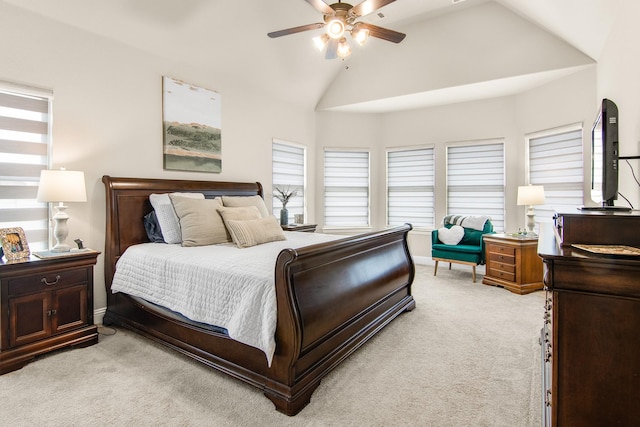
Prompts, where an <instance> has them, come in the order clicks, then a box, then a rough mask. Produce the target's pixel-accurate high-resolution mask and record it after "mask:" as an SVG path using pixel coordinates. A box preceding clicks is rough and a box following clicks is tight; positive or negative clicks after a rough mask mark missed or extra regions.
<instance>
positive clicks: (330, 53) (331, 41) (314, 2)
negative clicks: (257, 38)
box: [267, 0, 406, 59]
mask: <svg viewBox="0 0 640 427" xmlns="http://www.w3.org/2000/svg"><path fill="white" fill-rule="evenodd" d="M305 1H306V2H307V3H309V4H310V5H311V6H313V7H314V8H315V9H316V10H317V11H318V12H320V13H322V14H323V15H324V18H323V21H324V22H317V23H314V24H307V25H301V26H299V27H293V28H288V29H286V30H280V31H273V32H271V33H268V34H267V35H268V36H269V37H271V38H276V37H282V36H286V35H289V34H295V33H300V32H303V31H309V30H316V29H319V28H324V27H326V32H325V33H323V34H322V35H320V36H318V37H314V39H313V41H314V43H315V44H316V46H317V47H318V49H319V50H322V49H324V48H325V46H326V48H327V52H326V58H327V59H334V58H337V57H340V58H342V59H344V58H346V57H347V56H349V55H350V54H351V47H350V46H349V43H348V42H347V39H346V37H345V33H347V32H348V33H350V34H351V37H352V38H353V39H354V40H355V41H356V42H357V43H358V44H360V45H362V44H364V42H365V41H366V40H367V38H368V37H369V36H371V37H377V38H379V39H383V40H387V41H390V42H393V43H400V42H401V41H402V40H404V38H405V36H406V34H403V33H399V32H397V31H393V30H389V29H387V28H382V27H378V26H377V25H373V24H368V23H366V22H359V21H358V18H360V17H362V16H365V15H368V14H370V13H372V12H374V11H376V10H377V9H380V8H381V7H383V6H386V5H388V4H389V3H393V2H394V1H395V0H364V1H363V2H361V3H359V4H357V5H356V6H352V5H350V4H349V3H342V1H340V0H338V2H337V3H333V4H331V5H329V4H327V3H325V2H324V1H322V0H305Z"/></svg>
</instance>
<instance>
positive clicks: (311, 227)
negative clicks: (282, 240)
mask: <svg viewBox="0 0 640 427" xmlns="http://www.w3.org/2000/svg"><path fill="white" fill-rule="evenodd" d="M317 226H318V224H289V225H283V226H282V229H283V230H284V231H302V232H305V233H314V232H315V231H316V227H317Z"/></svg>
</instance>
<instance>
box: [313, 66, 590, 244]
mask: <svg viewBox="0 0 640 427" xmlns="http://www.w3.org/2000/svg"><path fill="white" fill-rule="evenodd" d="M595 84H596V70H595V67H591V68H588V69H585V70H583V71H579V72H576V73H575V74H572V75H570V76H567V77H564V78H563V79H561V80H558V81H555V82H552V83H549V84H547V85H544V86H541V87H539V88H536V89H532V90H530V91H528V92H526V93H523V94H520V95H517V96H510V97H502V98H495V99H489V100H484V101H475V102H467V103H460V104H452V105H446V106H441V107H433V108H425V109H419V110H412V111H402V112H397V113H388V114H354V113H352V114H348V113H327V112H324V113H322V112H321V113H318V114H317V129H318V131H317V141H316V144H317V159H316V164H317V167H318V168H319V172H318V177H319V178H318V182H319V183H321V182H322V180H321V177H320V176H321V170H320V169H321V167H322V150H323V149H324V147H344V148H358V147H368V148H372V149H373V151H372V155H371V159H372V161H371V165H372V166H371V167H372V170H371V212H372V214H371V225H372V228H373V229H381V228H383V227H384V226H385V223H386V217H385V212H386V206H385V203H386V199H385V197H384V192H385V189H386V181H385V180H386V176H385V155H386V149H387V148H393V147H411V146H433V147H434V148H435V156H436V201H435V203H436V204H435V208H436V210H435V218H436V221H439V220H440V219H441V218H442V217H443V216H444V215H445V214H446V187H445V183H446V146H447V144H448V143H452V142H460V141H480V140H487V139H502V140H504V141H505V156H506V167H505V169H506V170H505V175H506V199H505V204H506V214H505V228H506V231H515V230H517V229H518V228H521V227H524V226H525V212H524V207H523V206H517V205H516V195H517V187H518V186H519V185H524V184H525V182H526V168H525V158H526V157H525V137H526V135H527V134H529V133H533V132H539V131H545V130H550V129H554V128H558V127H562V126H567V125H573V124H576V123H586V126H585V128H586V129H585V133H584V143H585V165H588V164H589V161H590V160H589V156H588V153H589V150H590V138H591V136H590V134H589V131H590V127H591V122H592V120H593V119H594V118H595V110H594V108H593V105H594V104H596V88H595ZM588 173H589V171H588V168H585V174H586V177H585V179H586V181H585V182H588ZM587 187H588V186H587ZM587 187H585V191H586V193H585V194H586V196H587V197H588V195H589V192H588V191H587V190H588V188H587ZM318 194H321V192H320V191H319V192H318ZM316 207H317V213H316V216H317V217H318V218H321V215H322V201H321V200H316ZM437 226H438V224H436V227H437ZM410 243H411V249H412V252H413V253H414V255H418V256H430V253H431V246H430V233H429V231H427V232H426V233H425V232H412V233H411V240H410Z"/></svg>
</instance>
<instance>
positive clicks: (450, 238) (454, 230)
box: [438, 225, 464, 245]
mask: <svg viewBox="0 0 640 427" xmlns="http://www.w3.org/2000/svg"><path fill="white" fill-rule="evenodd" d="M463 237H464V228H462V227H461V226H459V225H452V226H451V228H447V227H442V228H439V229H438V240H440V241H441V242H442V243H444V244H445V245H457V244H458V243H460V241H461V240H462V238H463Z"/></svg>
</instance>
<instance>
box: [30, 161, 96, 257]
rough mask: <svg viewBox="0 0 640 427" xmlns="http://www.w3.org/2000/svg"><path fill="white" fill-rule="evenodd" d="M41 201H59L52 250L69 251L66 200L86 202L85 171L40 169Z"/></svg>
mask: <svg viewBox="0 0 640 427" xmlns="http://www.w3.org/2000/svg"><path fill="white" fill-rule="evenodd" d="M37 199H38V201H39V202H51V203H58V204H57V205H55V208H56V214H55V215H54V216H53V220H54V221H55V225H54V228H53V235H54V236H55V238H56V245H55V246H54V247H53V248H51V249H50V250H51V252H69V251H70V250H71V246H69V245H67V244H66V243H65V240H66V239H67V236H68V235H69V228H68V227H67V220H68V219H69V214H67V212H66V210H67V206H65V205H64V202H86V201H87V191H86V189H85V185H84V172H78V171H68V170H64V169H60V170H42V171H40V185H39V187H38V196H37Z"/></svg>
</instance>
